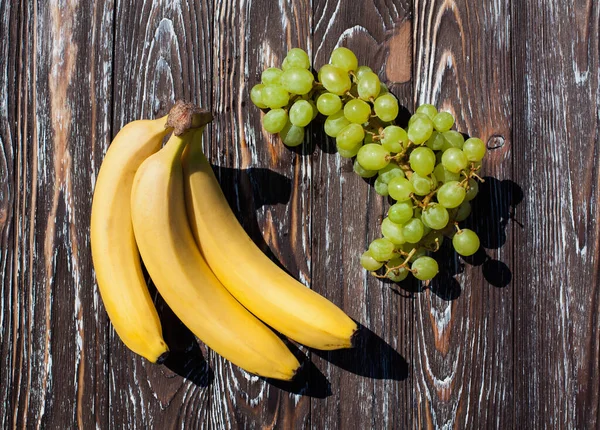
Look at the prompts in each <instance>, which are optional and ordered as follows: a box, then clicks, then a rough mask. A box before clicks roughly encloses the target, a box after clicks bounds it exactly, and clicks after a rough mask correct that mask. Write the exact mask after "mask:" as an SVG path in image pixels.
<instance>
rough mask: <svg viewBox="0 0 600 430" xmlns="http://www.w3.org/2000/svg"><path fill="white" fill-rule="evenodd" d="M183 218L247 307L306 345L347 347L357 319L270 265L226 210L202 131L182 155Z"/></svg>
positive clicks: (212, 265)
mask: <svg viewBox="0 0 600 430" xmlns="http://www.w3.org/2000/svg"><path fill="white" fill-rule="evenodd" d="M183 169H184V186H185V197H186V204H187V211H188V219H189V221H190V225H191V227H192V231H193V232H194V237H195V239H196V242H197V244H198V246H199V248H200V251H201V252H202V255H203V256H204V258H205V259H206V261H207V262H208V265H209V266H210V268H211V269H212V271H213V272H214V273H215V275H216V276H217V278H218V279H219V280H220V281H221V282H222V283H223V285H224V286H225V287H226V288H227V289H228V290H229V291H230V292H231V294H233V295H234V296H235V298H236V299H238V300H239V301H240V303H241V304H242V305H244V306H245V307H246V308H247V309H248V310H249V311H250V312H252V313H253V314H254V315H256V316H257V317H258V318H260V319H261V320H262V321H264V322H265V323H266V324H268V325H269V326H271V327H273V328H274V329H275V330H277V331H279V332H280V333H282V334H284V335H286V336H287V337H289V338H290V339H293V340H295V341H297V342H299V343H302V344H304V345H306V346H309V347H312V348H317V349H322V350H332V349H339V348H349V347H351V346H352V337H353V335H354V333H355V332H356V330H357V325H356V323H355V322H354V321H353V320H352V319H350V318H349V317H348V316H347V315H346V314H345V313H344V312H343V311H342V310H340V309H339V308H338V307H337V306H336V305H334V304H333V303H331V302H330V301H328V300H327V299H325V298H324V297H323V296H321V295H319V294H318V293H316V292H314V291H313V290H311V289H309V288H307V287H305V286H304V285H302V284H301V283H300V282H298V281H296V280H295V279H294V278H292V277H291V276H289V275H288V274H287V273H285V272H284V271H283V270H281V269H280V268H279V267H278V266H277V265H276V264H274V263H273V262H272V261H271V260H270V259H269V258H268V257H267V256H266V255H264V254H263V252H262V251H261V250H260V249H259V248H258V247H257V246H256V245H255V244H254V242H253V241H252V239H250V237H249V236H248V234H247V233H246V232H245V231H244V229H243V227H242V226H241V225H240V223H239V222H238V221H237V219H236V217H235V215H234V214H233V212H232V211H231V209H230V207H229V204H228V203H227V200H226V199H225V196H224V195H223V192H222V191H221V188H220V186H219V183H218V182H217V180H216V178H215V175H214V174H213V171H212V168H211V166H210V164H209V163H208V161H207V160H206V157H205V156H204V154H203V153H202V136H201V135H200V134H196V136H195V139H194V142H193V143H192V144H191V145H190V146H189V147H188V149H187V150H186V151H185V153H184V156H183Z"/></svg>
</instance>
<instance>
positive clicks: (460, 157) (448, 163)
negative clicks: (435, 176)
mask: <svg viewBox="0 0 600 430" xmlns="http://www.w3.org/2000/svg"><path fill="white" fill-rule="evenodd" d="M468 163H469V161H468V160H467V156H466V155H465V153H464V152H462V150H461V149H458V148H448V149H447V150H445V151H444V153H443V154H442V164H443V165H444V169H446V170H447V171H449V172H452V173H460V171H461V170H464V169H466V168H467V164H468Z"/></svg>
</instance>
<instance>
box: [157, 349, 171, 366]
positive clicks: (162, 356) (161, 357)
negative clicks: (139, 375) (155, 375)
mask: <svg viewBox="0 0 600 430" xmlns="http://www.w3.org/2000/svg"><path fill="white" fill-rule="evenodd" d="M168 357H169V351H165V352H163V353H162V354H160V355H159V356H158V358H157V359H156V364H163V363H164V362H165V361H167V358H168Z"/></svg>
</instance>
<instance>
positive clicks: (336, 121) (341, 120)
mask: <svg viewBox="0 0 600 430" xmlns="http://www.w3.org/2000/svg"><path fill="white" fill-rule="evenodd" d="M348 124H350V121H348V120H347V119H346V117H345V116H344V111H343V110H340V111H339V112H337V113H334V114H333V115H331V116H328V117H327V119H326V120H325V124H324V125H323V129H324V130H325V134H326V135H327V136H330V137H337V135H338V134H339V132H340V131H341V130H342V129H343V128H344V127H346V126H347V125H348Z"/></svg>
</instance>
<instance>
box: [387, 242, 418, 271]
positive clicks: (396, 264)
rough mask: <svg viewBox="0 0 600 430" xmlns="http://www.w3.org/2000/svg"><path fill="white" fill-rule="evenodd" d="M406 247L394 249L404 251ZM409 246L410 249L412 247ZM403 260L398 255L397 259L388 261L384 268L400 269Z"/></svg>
mask: <svg viewBox="0 0 600 430" xmlns="http://www.w3.org/2000/svg"><path fill="white" fill-rule="evenodd" d="M406 245H408V244H402V245H396V249H402V250H404V248H405V247H406ZM410 246H411V247H412V245H410ZM404 259H405V258H404V257H403V256H402V255H398V256H397V257H394V258H392V259H390V261H388V262H387V264H386V266H387V268H388V269H392V268H400V266H402V264H404Z"/></svg>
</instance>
